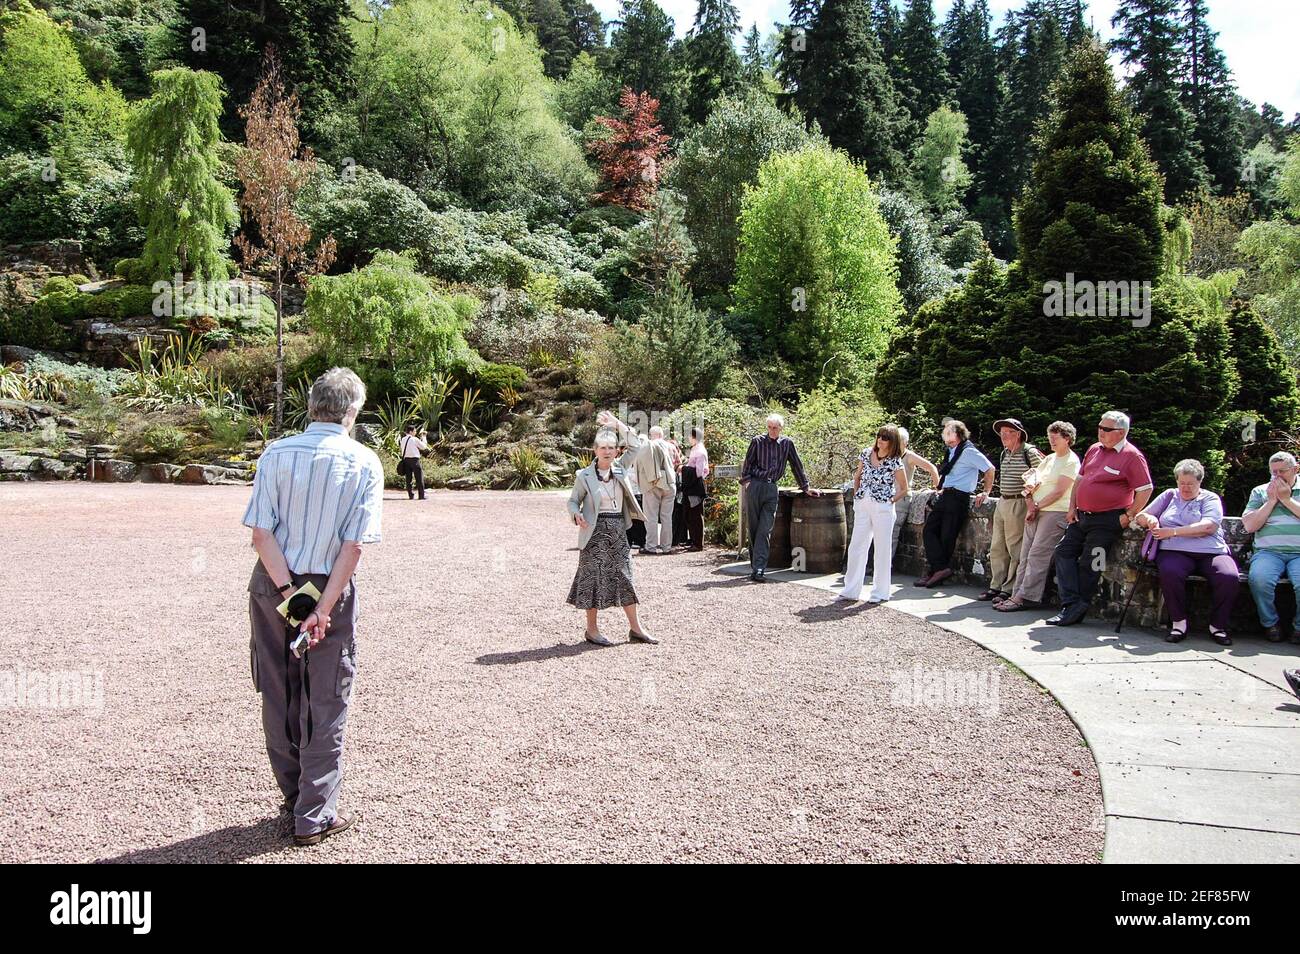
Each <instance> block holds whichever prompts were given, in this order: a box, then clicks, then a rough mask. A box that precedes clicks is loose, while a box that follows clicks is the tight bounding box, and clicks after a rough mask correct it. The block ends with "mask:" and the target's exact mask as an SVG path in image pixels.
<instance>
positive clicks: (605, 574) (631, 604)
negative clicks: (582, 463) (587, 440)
mask: <svg viewBox="0 0 1300 954" xmlns="http://www.w3.org/2000/svg"><path fill="white" fill-rule="evenodd" d="M636 450H637V447H636V445H635V444H634V445H633V446H632V447H631V448H629V449H628V451H627V452H626V453H625V454H624V455H623V457H621V458H619V457H618V435H617V434H615V432H614V431H611V430H602V431H600V432H599V433H597V434H596V440H595V443H594V445H593V446H592V453H593V454H594V455H595V460H593V461H592V462H591V464H590V465H588V466H587V467H584V468H582V470H580V471H578V473H577V474H576V475H575V477H574V481H573V492H572V493H571V494H569V515H570V516H571V517H572V518H573V522H574V523H575V524H577V525H578V529H579V533H578V547H579V549H580V551H581V552H580V553H579V554H578V571H577V573H575V574H574V577H573V585H572V586H570V587H569V599H568V602H569V603H570V604H572V605H573V606H576V607H578V608H579V609H582V610H586V611H587V627H586V633H585V634H586V638H587V641H588V642H592V643H595V644H596V645H597V646H612V645H614V643H613V642H612V641H611V640H609V639H607V638H606V637H605V636H604V635H603V634H602V633H601V632H600V629H599V628H598V626H597V623H596V614H597V613H598V612H599V611H600V610H602V609H607V608H608V607H611V606H621V607H622V608H623V612H624V613H626V614H627V622H628V627H629V629H628V639H630V640H633V641H635V642H641V643H657V642H659V640H658V639H656V638H655V637H654V636H651V635H650V634H649V633H647V632H646V631H645V630H644V629H643V628H642V627H641V624H640V622H639V621H638V620H637V605H638V602H639V601H638V600H637V595H636V588H635V587H634V585H633V582H632V548H631V547H630V546H629V545H628V542H627V528H628V527H630V526H632V521H633V519H637V520H644V519H645V514H643V513H642V512H641V508H640V507H638V506H637V503H636V497H635V496H634V495H633V493H632V488H631V487H630V486H628V483H627V476H626V473H625V472H624V469H623V464H624V459H625V458H628V457H629V456H630V455H632V454H634V453H635V452H636ZM615 458H618V459H617V460H616V459H615Z"/></svg>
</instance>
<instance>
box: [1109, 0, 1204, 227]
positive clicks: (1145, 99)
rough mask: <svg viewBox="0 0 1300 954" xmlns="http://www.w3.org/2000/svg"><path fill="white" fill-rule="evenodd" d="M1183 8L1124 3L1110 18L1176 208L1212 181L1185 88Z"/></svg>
mask: <svg viewBox="0 0 1300 954" xmlns="http://www.w3.org/2000/svg"><path fill="white" fill-rule="evenodd" d="M1178 7H1179V0H1120V3H1119V6H1118V7H1117V8H1116V10H1115V16H1113V17H1112V18H1111V24H1112V25H1113V26H1114V27H1115V28H1116V29H1117V30H1118V31H1119V33H1118V35H1117V36H1116V38H1115V39H1114V40H1112V41H1111V48H1112V49H1113V50H1116V51H1118V52H1119V54H1120V58H1121V62H1122V63H1123V64H1124V65H1125V66H1126V67H1129V68H1131V69H1132V70H1133V73H1132V74H1131V75H1130V77H1129V80H1128V83H1127V86H1126V88H1125V91H1126V93H1127V94H1128V96H1129V99H1130V101H1131V103H1132V104H1133V109H1134V111H1135V112H1136V113H1137V114H1138V116H1139V117H1140V118H1141V121H1142V129H1141V133H1142V138H1143V139H1144V140H1145V141H1146V144H1147V146H1148V147H1149V148H1150V150H1151V155H1152V157H1153V158H1154V159H1155V161H1156V165H1158V166H1159V167H1160V171H1161V172H1162V173H1164V176H1165V195H1166V196H1167V197H1168V198H1169V200H1170V201H1171V202H1172V201H1174V200H1177V199H1180V198H1182V197H1183V196H1185V195H1187V194H1188V193H1191V192H1195V191H1196V190H1197V189H1199V188H1201V187H1202V186H1204V185H1205V184H1206V183H1207V182H1208V181H1209V175H1208V173H1207V172H1206V168H1205V159H1204V156H1203V152H1202V148H1201V144H1200V142H1199V141H1198V140H1197V138H1196V122H1195V119H1194V118H1193V116H1192V114H1191V113H1190V112H1189V111H1188V109H1187V107H1186V105H1184V102H1183V96H1182V90H1181V87H1180V79H1181V75H1182V54H1183V48H1184V45H1185V40H1184V33H1185V31H1184V29H1183V26H1182V23H1181V22H1180V20H1179V18H1178Z"/></svg>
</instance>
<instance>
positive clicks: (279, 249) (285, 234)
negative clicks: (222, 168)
mask: <svg viewBox="0 0 1300 954" xmlns="http://www.w3.org/2000/svg"><path fill="white" fill-rule="evenodd" d="M239 113H240V115H241V116H242V117H243V118H244V122H245V127H244V128H245V133H244V136H245V141H246V147H245V149H244V151H243V152H241V153H240V154H239V157H238V158H237V159H236V160H235V169H236V171H237V172H238V173H239V180H240V182H241V183H242V184H243V187H244V190H243V193H242V195H241V196H240V199H239V205H240V207H241V208H242V209H243V212H244V220H245V222H244V230H243V231H242V232H241V233H240V234H239V235H238V236H236V237H235V245H236V247H238V249H239V253H240V255H241V257H242V258H243V259H244V264H245V265H246V266H247V267H248V268H250V269H261V268H265V269H267V270H269V271H273V272H274V274H275V433H276V434H277V435H278V434H279V433H280V432H281V430H282V428H283V426H284V281H285V278H286V276H287V275H288V274H289V273H295V274H296V275H297V277H298V278H299V279H300V280H303V281H305V280H306V278H307V276H308V275H311V274H316V273H319V272H323V271H325V269H327V268H329V266H330V263H331V262H333V261H334V255H335V250H336V245H335V242H334V237H333V236H330V237H329V238H327V239H326V240H325V241H323V242H321V243H320V244H319V245H317V247H316V253H315V256H314V257H313V258H311V259H310V260H308V259H307V258H306V256H305V249H306V247H307V245H308V243H309V242H310V241H311V229H310V228H309V227H308V226H307V223H306V222H304V221H303V220H302V219H301V218H299V217H298V215H297V214H296V213H295V212H294V210H293V206H294V200H295V199H296V198H297V195H298V193H299V191H301V189H302V187H303V185H304V184H306V182H307V180H308V178H309V177H310V176H311V172H312V166H313V165H314V163H315V160H314V159H313V157H312V154H311V150H310V149H305V148H303V147H302V146H301V143H300V142H299V139H298V119H299V116H300V114H301V110H300V107H299V105H298V97H297V95H296V94H295V93H292V92H288V93H287V92H286V91H285V88H284V78H283V76H282V74H281V71H280V61H279V58H278V57H277V56H276V54H275V48H274V47H271V46H268V47H267V48H266V55H265V57H264V59H263V69H262V78H261V80H259V81H258V84H257V86H256V88H254V90H253V96H252V98H251V99H250V100H249V101H248V105H247V106H244V107H243V108H241V109H240V111H239Z"/></svg>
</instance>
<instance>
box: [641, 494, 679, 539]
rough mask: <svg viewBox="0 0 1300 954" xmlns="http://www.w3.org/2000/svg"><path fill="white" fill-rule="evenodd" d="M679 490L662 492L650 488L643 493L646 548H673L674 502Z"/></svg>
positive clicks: (642, 507)
mask: <svg viewBox="0 0 1300 954" xmlns="http://www.w3.org/2000/svg"><path fill="white" fill-rule="evenodd" d="M676 497H677V488H675V487H674V488H673V489H672V490H660V489H659V488H658V487H648V488H646V489H645V490H643V491H642V493H641V501H642V504H641V509H642V510H644V511H645V548H646V549H647V550H655V549H663V550H671V549H672V546H673V502H674V500H675V498H676Z"/></svg>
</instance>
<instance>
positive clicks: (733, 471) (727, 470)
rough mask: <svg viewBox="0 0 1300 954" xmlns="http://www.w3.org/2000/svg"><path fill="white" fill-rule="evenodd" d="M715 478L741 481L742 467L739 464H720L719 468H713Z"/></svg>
mask: <svg viewBox="0 0 1300 954" xmlns="http://www.w3.org/2000/svg"><path fill="white" fill-rule="evenodd" d="M713 476H714V477H731V478H732V479H739V477H740V465H739V464H719V465H718V466H716V467H714V468H713Z"/></svg>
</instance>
